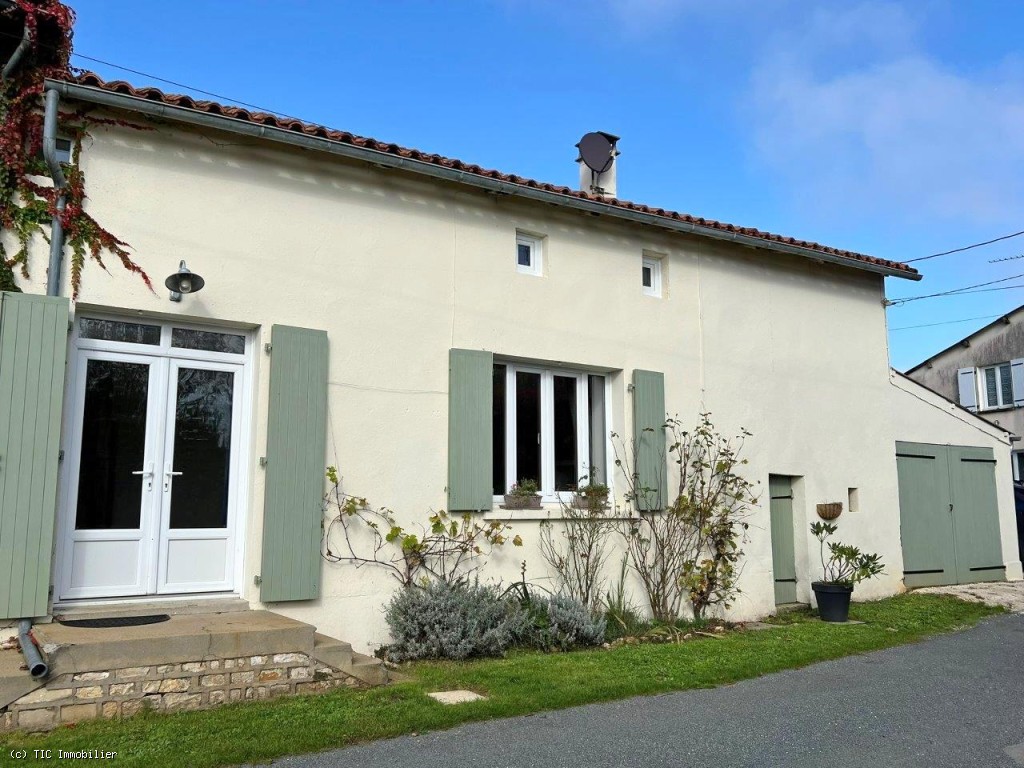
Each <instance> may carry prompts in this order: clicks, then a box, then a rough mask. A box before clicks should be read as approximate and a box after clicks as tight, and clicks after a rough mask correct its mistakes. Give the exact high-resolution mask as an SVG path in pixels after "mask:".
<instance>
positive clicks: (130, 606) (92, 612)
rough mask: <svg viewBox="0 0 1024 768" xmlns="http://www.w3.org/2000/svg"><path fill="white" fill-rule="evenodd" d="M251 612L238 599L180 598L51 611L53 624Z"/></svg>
mask: <svg viewBox="0 0 1024 768" xmlns="http://www.w3.org/2000/svg"><path fill="white" fill-rule="evenodd" d="M249 610H252V607H251V606H250V605H249V603H248V601H246V600H243V599H242V598H240V597H236V596H231V597H217V598H212V597H211V598H194V597H192V598H182V599H180V600H176V599H175V600H146V601H134V600H133V601H131V602H109V603H83V604H81V605H78V604H74V603H65V604H62V605H61V604H59V605H55V606H54V607H53V618H54V620H55V621H60V620H62V619H73V620H78V619H100V618H110V617H119V618H120V617H124V618H128V617H132V616H151V615H153V614H161V613H166V614H167V615H169V616H190V615H195V614H198V613H209V614H219V613H240V612H242V611H249Z"/></svg>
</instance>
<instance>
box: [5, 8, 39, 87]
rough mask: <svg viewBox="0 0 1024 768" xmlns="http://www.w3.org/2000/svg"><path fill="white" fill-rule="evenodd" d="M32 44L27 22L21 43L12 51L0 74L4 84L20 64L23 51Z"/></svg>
mask: <svg viewBox="0 0 1024 768" xmlns="http://www.w3.org/2000/svg"><path fill="white" fill-rule="evenodd" d="M31 44H32V33H31V32H30V31H29V28H28V22H27V21H26V22H25V29H24V31H23V32H22V33H21V42H20V43H18V47H17V48H15V49H14V53H12V54H11V58H9V59H8V60H7V63H6V64H4V70H3V73H0V77H2V79H3V80H4V81H5V82H6V81H7V78H9V77H10V76H11V75H12V74H13V73H14V70H15V69H17V68H18V64H19V63H20V62H21V57H22V56H24V55H25V51H27V50H28V47H29V46H30V45H31Z"/></svg>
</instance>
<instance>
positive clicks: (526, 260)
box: [516, 232, 544, 277]
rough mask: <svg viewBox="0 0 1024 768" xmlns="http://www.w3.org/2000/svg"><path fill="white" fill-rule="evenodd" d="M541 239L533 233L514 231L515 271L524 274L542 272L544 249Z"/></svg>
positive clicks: (540, 273) (538, 273)
mask: <svg viewBox="0 0 1024 768" xmlns="http://www.w3.org/2000/svg"><path fill="white" fill-rule="evenodd" d="M542 243H543V241H542V239H541V238H539V237H534V236H533V235H525V234H523V233H522V232H517V233H516V271H517V272H521V273H522V274H524V275H536V276H538V277H540V275H542V274H543V257H544V249H543V246H542Z"/></svg>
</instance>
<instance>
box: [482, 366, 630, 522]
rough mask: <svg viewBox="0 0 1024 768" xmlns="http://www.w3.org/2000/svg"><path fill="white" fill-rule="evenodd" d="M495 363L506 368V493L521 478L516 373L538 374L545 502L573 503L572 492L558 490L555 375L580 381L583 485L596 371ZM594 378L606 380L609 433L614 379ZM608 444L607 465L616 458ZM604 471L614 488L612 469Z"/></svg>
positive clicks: (579, 456) (578, 472)
mask: <svg viewBox="0 0 1024 768" xmlns="http://www.w3.org/2000/svg"><path fill="white" fill-rule="evenodd" d="M494 362H495V364H497V365H504V366H505V486H506V487H505V490H506V491H507V490H508V489H509V488H511V487H512V485H513V484H514V483H518V482H519V476H518V475H517V474H516V472H517V467H516V427H515V425H516V374H517V373H537V374H540V447H541V453H540V474H541V479H540V494H541V503H544V504H554V503H557V502H559V501H562V502H566V503H568V502H571V501H572V496H573V492H572V491H557V492H556V491H555V398H554V382H555V376H564V377H566V378H571V379H576V477H577V479H578V482H579V478H583V477H586V476H588V474H589V471H590V470H589V461H590V375H591V374H592V373H593V372H592V371H581V370H572V369H565V368H547V367H543V366H538V365H529V364H519V363H513V362H510V361H508V360H500V359H498V360H495V361H494ZM594 375H597V376H603V377H604V390H605V391H604V394H605V397H604V410H605V413H604V419H605V431H608V425H610V424H611V412H610V411H611V377H610V376H609V375H608V374H607V373H596V374H594ZM606 442H608V446H607V447H606V448H605V457H606V462H605V463H606V464H609V465H610V464H611V456H612V455H613V453H612V449H611V445H610V437H606ZM600 469H601V472H600V475H601V477H602V478H605V479H604V480H603V481H602V482H604V484H605V485H608V486H609V487H610V486H611V483H610V482H609V480H608V478H610V477H611V474H610V472H609V470H608V467H607V466H606V467H601V468H600ZM583 484H585V483H583ZM502 501H504V496H495V497H494V503H495V504H500V503H501V502H502Z"/></svg>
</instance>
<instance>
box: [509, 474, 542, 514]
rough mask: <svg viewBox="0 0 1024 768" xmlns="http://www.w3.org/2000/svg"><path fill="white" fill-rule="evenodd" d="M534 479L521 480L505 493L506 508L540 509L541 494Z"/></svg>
mask: <svg viewBox="0 0 1024 768" xmlns="http://www.w3.org/2000/svg"><path fill="white" fill-rule="evenodd" d="M537 490H538V489H537V483H536V481H534V480H520V481H519V482H518V483H516V484H514V485H513V486H512V487H511V488H509V491H508V493H506V494H505V504H504V507H505V509H540V508H541V506H540V494H539V493H538V492H537Z"/></svg>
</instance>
